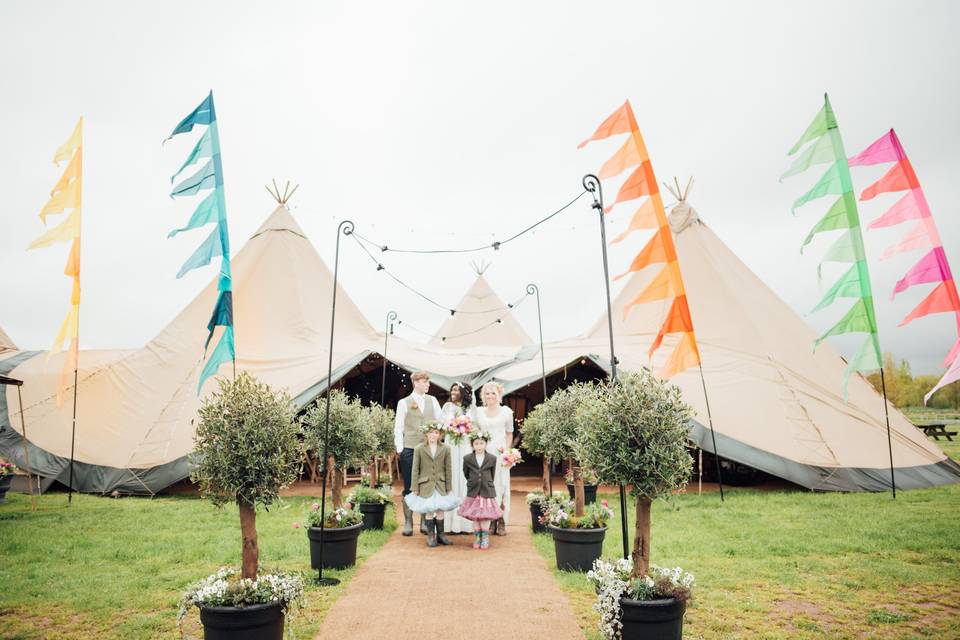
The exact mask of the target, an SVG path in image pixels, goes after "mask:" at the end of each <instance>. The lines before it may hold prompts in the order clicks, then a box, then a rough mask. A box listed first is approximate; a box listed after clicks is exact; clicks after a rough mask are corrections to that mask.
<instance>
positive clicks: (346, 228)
mask: <svg viewBox="0 0 960 640" xmlns="http://www.w3.org/2000/svg"><path fill="white" fill-rule="evenodd" d="M354 226H355V225H354V224H353V220H344V221H342V222H341V223H340V224H339V225H337V235H340V233H341V232H342V233H343V235H345V236H348V235H350V234H351V233H353V229H354Z"/></svg>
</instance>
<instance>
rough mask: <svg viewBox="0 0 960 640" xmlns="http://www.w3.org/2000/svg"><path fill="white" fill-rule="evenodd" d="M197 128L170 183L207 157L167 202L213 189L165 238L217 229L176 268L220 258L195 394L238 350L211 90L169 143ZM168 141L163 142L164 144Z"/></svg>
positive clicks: (180, 274) (179, 274) (182, 269)
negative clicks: (197, 133)
mask: <svg viewBox="0 0 960 640" xmlns="http://www.w3.org/2000/svg"><path fill="white" fill-rule="evenodd" d="M197 125H207V129H206V130H205V131H204V132H203V135H202V136H200V138H199V139H198V140H197V142H196V143H195V144H194V146H193V149H192V150H191V151H190V154H189V155H188V156H187V159H186V160H185V161H184V162H183V164H182V165H180V168H179V169H178V170H177V172H176V173H174V174H173V175H172V176H171V177H170V182H171V183H172V182H173V181H174V180H176V178H177V176H179V175H180V174H181V173H182V172H183V171H184V169H186V168H187V167H190V166H193V165H195V164H197V163H198V162H199V161H200V160H201V159H204V158H206V159H207V162H206V163H204V165H203V166H202V167H200V169H198V170H197V171H196V172H195V173H194V174H193V175H192V176H190V177H189V178H186V179H184V180H183V181H182V182H180V183H179V184H178V185H177V186H175V187H174V188H173V190H172V191H171V192H170V196H171V197H183V196H193V195H196V194H198V193H199V192H200V191H204V190H208V189H209V190H211V191H210V193H209V194H208V195H207V197H206V198H204V199H203V200H202V201H201V202H200V204H199V205H197V208H196V209H195V210H194V212H193V215H192V216H190V220H189V221H188V222H187V225H186V226H185V227H181V228H179V229H174V230H173V231H171V232H170V233H169V234H168V235H167V237H168V238H172V237H174V236H176V235H177V234H179V233H182V232H184V231H189V230H192V229H198V228H200V227H203V226H206V225H208V224H211V223H213V224H216V227H215V228H214V229H213V231H211V232H210V234H209V235H208V236H207V238H206V240H204V241H203V243H202V244H201V245H200V246H199V247H197V249H196V250H195V251H194V252H193V255H191V256H190V257H189V258H188V259H187V261H186V262H185V263H184V264H183V266H182V267H180V271H179V272H177V277H178V278H181V277H183V276H184V275H185V274H186V273H188V272H190V271H192V270H193V269H197V268H199V267H204V266H206V265H208V264H210V262H211V261H212V260H213V259H214V258H217V257H219V258H220V273H219V276H218V278H217V291H218V294H217V302H216V304H215V305H214V308H213V313H212V314H211V316H210V322H209V323H208V324H207V331H208V334H207V341H206V343H205V344H204V357H205V358H207V362H206V364H205V365H204V367H203V370H202V372H201V373H200V381H199V383H198V385H197V394H198V395H199V393H200V392H201V390H202V389H203V383H204V382H206V380H207V378H209V377H210V376H212V375H215V374H216V373H217V370H218V369H219V368H220V365H222V364H224V363H225V362H234V361H235V360H236V345H235V344H234V340H233V278H232V276H231V269H230V233H229V229H228V227H227V206H226V196H225V194H224V188H223V161H222V159H221V157H220V132H219V128H218V126H217V111H216V108H215V107H214V104H213V92H212V91H211V92H210V93H209V95H207V97H206V98H204V100H203V101H202V102H201V103H200V104H199V105H197V108H196V109H194V110H193V111H191V112H190V114H189V115H187V117H186V118H184V119H183V120H181V121H180V122H179V123H178V124H177V126H176V127H174V129H173V133H171V134H170V138H172V137H174V136H176V135H179V134H181V133H189V132H191V131H193V128H194V127H195V126H197ZM170 138H167V139H168V140H169V139H170ZM217 327H223V328H224V330H223V333H222V334H221V335H220V339H219V341H218V342H217V345H216V346H215V347H214V349H213V351H212V352H210V353H209V357H208V354H207V348H208V347H209V346H210V342H211V340H213V337H214V333H215V332H216V328H217Z"/></svg>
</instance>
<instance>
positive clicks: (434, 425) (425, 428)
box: [420, 422, 447, 435]
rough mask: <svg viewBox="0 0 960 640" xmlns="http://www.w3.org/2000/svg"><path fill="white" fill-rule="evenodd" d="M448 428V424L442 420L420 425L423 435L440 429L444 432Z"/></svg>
mask: <svg viewBox="0 0 960 640" xmlns="http://www.w3.org/2000/svg"><path fill="white" fill-rule="evenodd" d="M446 430H447V425H445V424H444V423H442V422H427V423H425V424H422V425H420V433H422V434H423V435H427V434H428V433H430V432H431V431H439V432H440V433H443V432H444V431H446Z"/></svg>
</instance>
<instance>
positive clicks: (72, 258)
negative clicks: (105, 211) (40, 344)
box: [27, 117, 83, 407]
mask: <svg viewBox="0 0 960 640" xmlns="http://www.w3.org/2000/svg"><path fill="white" fill-rule="evenodd" d="M67 160H69V163H68V164H67V168H66V169H65V170H64V172H63V175H61V176H60V179H59V180H57V183H56V184H55V185H54V186H53V189H52V190H51V191H50V199H49V200H48V201H47V203H46V204H45V205H43V208H41V209H40V220H41V221H42V222H43V224H44V225H46V224H47V216H51V215H59V214H61V213H66V211H67V210H70V213H69V214H67V215H66V217H64V219H63V220H62V221H61V222H60V223H59V224H58V225H57V226H55V227H53V228H52V229H50V230H48V231H47V232H46V233H43V234H41V235H40V236H39V237H38V238H36V239H35V240H34V241H33V242H31V243H30V246H29V247H27V250H28V251H29V250H30V249H40V248H44V247H49V246H52V245H54V244H57V243H60V242H69V243H70V253H69V254H68V255H67V264H66V267H65V268H64V270H63V274H64V275H65V276H67V277H68V278H70V279H72V280H73V288H72V291H71V293H70V310H69V311H68V312H67V317H66V318H64V320H63V323H62V324H61V325H60V331H59V332H58V333H57V337H56V338H55V339H54V341H53V346H52V347H50V351H49V353H48V354H47V359H48V360H49V359H50V358H51V357H53V356H54V355H56V354H58V353H60V352H62V351H63V350H64V348H63V345H64V343H69V347H68V349H67V357H66V358H65V359H64V361H63V369H62V370H61V372H60V385H59V387H58V388H57V406H58V407H59V406H63V394H64V392H65V391H66V390H67V388H68V387H69V386H70V383H71V381H70V376H71V374H74V376H75V375H76V372H77V367H78V366H79V356H80V222H81V220H80V210H81V207H80V202H81V196H82V188H83V117H81V118H80V119H79V120H78V121H77V125H76V126H75V127H74V128H73V133H71V134H70V137H69V138H68V139H67V141H66V142H64V143H63V144H62V145H60V147H59V148H58V149H57V151H56V153H54V155H53V162H54V164H55V165H57V166H60V163H61V162H64V161H67Z"/></svg>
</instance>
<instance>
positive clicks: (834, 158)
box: [781, 94, 883, 397]
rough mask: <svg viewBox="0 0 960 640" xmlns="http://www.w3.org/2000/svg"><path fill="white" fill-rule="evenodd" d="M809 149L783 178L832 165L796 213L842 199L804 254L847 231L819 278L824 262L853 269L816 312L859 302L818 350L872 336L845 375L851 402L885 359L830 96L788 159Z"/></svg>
mask: <svg viewBox="0 0 960 640" xmlns="http://www.w3.org/2000/svg"><path fill="white" fill-rule="evenodd" d="M810 143H813V144H810ZM808 144H809V145H810V146H808V147H807V149H806V150H805V151H804V152H803V153H801V154H800V155H799V156H798V157H797V159H796V160H795V161H794V162H793V164H792V165H791V166H790V168H789V169H788V170H787V172H786V173H785V174H784V175H783V177H784V178H786V177H788V176H791V175H796V174H798V173H801V172H803V171H805V170H807V169H808V168H809V167H811V166H813V165H816V164H824V163H828V162H829V163H830V166H829V167H828V168H827V170H826V171H825V172H824V173H823V175H822V176H821V177H820V179H819V180H817V182H816V183H815V184H814V185H813V187H811V188H810V190H808V191H807V192H806V193H805V194H803V195H802V196H800V197H799V198H797V199H796V200H795V201H794V203H793V210H794V212H796V210H797V209H798V208H799V207H801V206H803V205H805V204H807V203H808V202H812V201H813V200H817V199H819V198H823V197H825V196H828V195H833V196H837V199H836V200H835V201H834V203H833V204H832V205H831V206H830V209H829V210H828V211H827V213H826V215H824V216H823V218H821V219H820V221H819V222H817V223H816V224H815V225H814V226H813V229H811V231H810V233H809V234H807V237H806V238H805V239H804V241H803V245H802V246H801V248H800V251H801V252H803V248H804V247H806V245H807V244H809V243H810V241H811V240H812V239H813V236H815V235H817V234H819V233H824V232H827V231H841V230H842V231H843V233H842V234H841V235H840V236H839V237H838V238H837V239H836V241H834V243H833V245H832V246H831V247H830V249H828V251H827V253H826V255H825V256H824V259H823V260H822V261H821V263H820V265H818V267H817V273H818V275H819V274H820V270H821V267H822V266H823V263H824V262H839V263H842V264H849V265H850V267H849V268H848V269H847V271H846V272H845V273H844V274H843V275H842V276H841V277H840V279H839V280H837V281H836V283H834V284H833V286H831V287H830V288H829V289H828V290H827V293H826V294H825V295H824V296H823V299H822V300H821V301H820V302H819V303H818V304H817V306H816V307H814V309H813V310H814V311H819V310H820V309H823V308H824V307H827V306H829V305H831V304H833V303H834V302H835V301H836V300H837V299H838V298H852V299H854V303H853V306H852V307H850V310H849V311H848V312H847V313H846V315H844V316H843V318H841V319H840V320H839V321H838V322H837V323H836V324H834V325H833V326H832V327H831V328H829V329H827V331H825V332H824V333H823V335H821V336H820V337H819V338H817V339H816V340H815V341H814V346H813V348H814V349H816V348H817V346H818V345H819V344H820V343H821V342H823V340H824V339H825V338H827V337H828V336H836V335H841V334H845V333H866V334H868V335H867V337H866V338H865V339H864V341H863V343H862V344H861V345H860V348H859V349H858V350H857V353H856V355H855V356H854V357H853V358H852V359H851V360H850V361H849V363H848V365H847V368H846V370H845V371H844V376H843V395H844V397H846V395H847V385H848V383H849V381H850V375H851V374H852V373H853V372H854V371H875V370H877V369H879V368H880V367H881V366H882V362H883V360H882V357H881V353H880V339H879V337H878V335H877V319H876V314H875V312H874V307H873V292H872V289H871V287H870V273H869V271H868V269H867V257H866V254H865V252H864V249H863V233H862V231H861V229H860V216H859V214H858V213H857V200H856V196H855V195H854V193H853V182H852V180H851V179H850V167H849V165H848V164H847V156H846V153H845V152H844V150H843V140H842V139H841V137H840V129H839V128H838V126H837V118H836V116H835V114H834V112H833V108H832V107H831V105H830V98H829V97H828V96H827V95H826V94H824V96H823V108H822V109H821V110H820V112H819V113H818V114H817V115H816V117H815V118H814V119H813V122H811V123H810V126H809V127H807V130H806V131H805V132H804V133H803V135H802V136H801V137H800V140H798V141H797V143H796V144H795V145H794V146H793V148H792V149H790V151H789V153H788V154H787V155H791V156H792V155H794V154H795V153H797V151H799V150H800V149H801V148H803V147H804V146H805V145H808ZM781 179H782V178H781Z"/></svg>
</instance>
